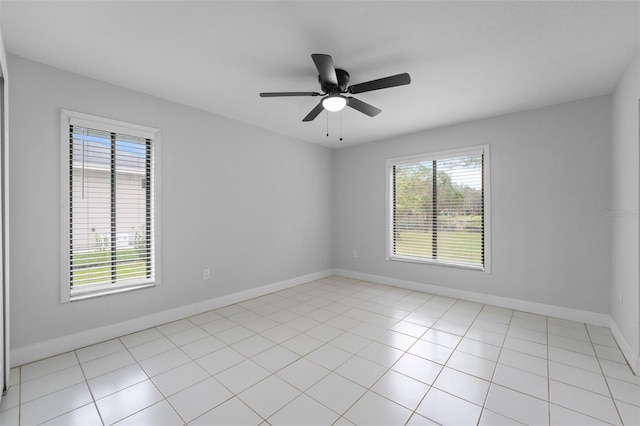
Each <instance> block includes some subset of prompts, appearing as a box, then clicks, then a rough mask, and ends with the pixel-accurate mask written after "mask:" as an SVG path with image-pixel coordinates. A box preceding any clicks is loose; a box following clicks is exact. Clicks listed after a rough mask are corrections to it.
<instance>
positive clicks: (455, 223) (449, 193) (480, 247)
mask: <svg viewBox="0 0 640 426" xmlns="http://www.w3.org/2000/svg"><path fill="white" fill-rule="evenodd" d="M483 168H484V159H483V153H482V152H477V151H475V152H473V153H469V154H464V153H462V154H459V155H456V156H452V157H442V156H438V155H436V156H434V157H433V158H431V159H430V158H428V157H425V158H418V159H416V160H415V161H413V162H407V161H405V160H403V161H399V162H398V163H397V164H393V166H392V167H391V173H392V178H391V179H392V180H391V182H392V189H391V190H392V191H393V194H392V196H391V199H392V215H393V216H392V224H391V226H392V227H393V229H392V233H391V234H392V240H393V241H392V244H391V254H392V255H398V256H407V257H410V258H415V259H429V260H432V261H443V262H444V263H451V262H454V263H459V264H461V265H467V266H474V267H477V266H480V267H483V266H484V183H483V179H484V175H483V172H484V171H483Z"/></svg>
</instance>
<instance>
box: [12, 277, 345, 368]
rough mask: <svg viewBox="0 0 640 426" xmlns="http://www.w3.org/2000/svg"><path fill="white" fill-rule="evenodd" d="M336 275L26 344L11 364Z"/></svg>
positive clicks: (299, 280)
mask: <svg viewBox="0 0 640 426" xmlns="http://www.w3.org/2000/svg"><path fill="white" fill-rule="evenodd" d="M331 275H334V271H333V270H332V269H328V270H325V271H320V272H315V273H312V274H308V275H302V276H299V277H295V278H291V279H288V280H284V281H279V282H276V283H272V284H267V285H264V286H260V287H256V288H251V289H248V290H243V291H239V292H237V293H231V294H227V295H225V296H220V297H216V298H213V299H208V300H204V301H201V302H197V303H193V304H190V305H186V306H180V307H177V308H173V309H169V310H166V311H162V312H158V313H156V314H152V315H147V316H144V317H140V318H135V319H132V320H129V321H124V322H120V323H117V324H112V325H107V326H104V327H100V328H97V329H92V330H87V331H82V332H80V333H74V334H71V335H68V336H63V337H57V338H55V339H50V340H46V341H44V342H39V343H34V344H32V345H27V346H22V347H19V348H15V349H11V353H10V361H11V367H17V366H20V365H24V364H28V363H30V362H34V361H38V360H41V359H44V358H48V357H51V356H54V355H58V354H62V353H65V352H68V351H72V350H75V349H78V348H82V347H85V346H89V345H93V344H96V343H100V342H104V341H106V340H110V339H114V338H116V337H120V336H124V335H127V334H130V333H135V332H137V331H140V330H145V329H147V328H151V327H156V326H158V325H162V324H166V323H168V322H171V321H176V320H179V319H182V318H186V317H190V316H193V315H197V314H200V313H202V312H207V311H210V310H212V309H217V308H220V307H223V306H227V305H232V304H234V303H239V302H243V301H245V300H249V299H253V298H255V297H260V296H264V295H266V294H269V293H273V292H276V291H279V290H284V289H287V288H291V287H295V286H297V285H300V284H304V283H308V282H310V281H315V280H319V279H322V278H326V277H329V276H331Z"/></svg>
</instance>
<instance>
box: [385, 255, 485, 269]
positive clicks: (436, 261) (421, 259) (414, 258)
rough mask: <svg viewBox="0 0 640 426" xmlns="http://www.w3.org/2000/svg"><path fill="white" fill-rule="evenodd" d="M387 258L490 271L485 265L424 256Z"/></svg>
mask: <svg viewBox="0 0 640 426" xmlns="http://www.w3.org/2000/svg"><path fill="white" fill-rule="evenodd" d="M387 260H390V261H398V262H408V263H421V264H426V265H434V266H444V267H447V268H457V269H468V270H471V271H480V272H488V271H487V270H486V268H485V267H484V266H474V265H468V264H464V263H460V262H455V261H444V260H433V259H426V258H423V257H414V256H399V255H392V256H388V257H387Z"/></svg>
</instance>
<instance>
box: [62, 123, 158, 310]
mask: <svg viewBox="0 0 640 426" xmlns="http://www.w3.org/2000/svg"><path fill="white" fill-rule="evenodd" d="M77 121H79V122H81V120H77ZM101 127H103V128H102V129H95V128H89V127H85V126H82V125H78V124H75V122H74V120H73V119H72V120H70V121H69V125H68V139H67V169H66V172H65V173H67V177H68V179H67V182H68V188H67V194H68V200H67V201H68V209H67V215H68V216H67V220H68V223H67V229H68V240H67V243H68V247H67V250H66V252H65V253H66V256H67V259H65V262H63V264H64V265H66V266H67V267H68V269H67V271H66V274H67V278H68V285H69V287H68V291H69V295H70V300H77V299H82V298H86V297H92V296H96V295H103V294H109V293H114V292H119V291H124V290H130V289H134V288H140V287H146V286H150V285H153V284H154V282H155V232H154V225H155V221H154V170H153V168H154V140H153V139H152V138H151V137H142V136H132V135H130V134H125V133H119V132H116V131H109V130H108V128H109V126H108V125H105V126H101ZM105 129H107V130H105ZM114 129H118V130H120V128H118V127H114Z"/></svg>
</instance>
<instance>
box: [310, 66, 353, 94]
mask: <svg viewBox="0 0 640 426" xmlns="http://www.w3.org/2000/svg"><path fill="white" fill-rule="evenodd" d="M336 77H337V78H338V86H335V85H333V84H331V83H327V82H325V81H323V80H322V77H321V76H318V82H319V83H320V88H321V89H322V91H323V92H324V93H328V94H332V93H344V92H346V91H347V86H348V85H349V78H350V77H349V73H348V72H346V71H345V70H342V69H340V68H336Z"/></svg>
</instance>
